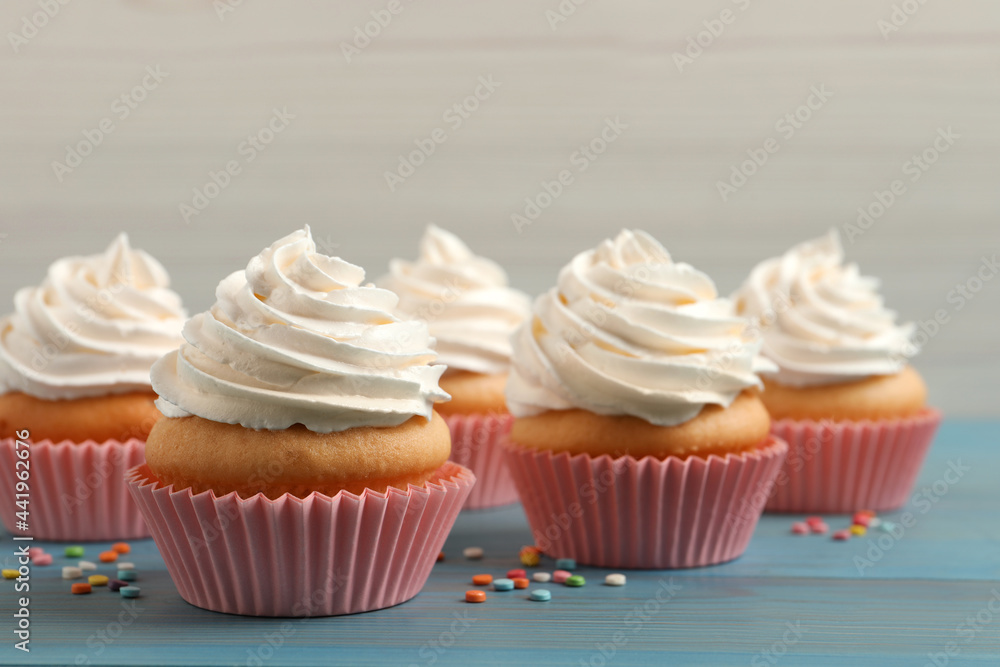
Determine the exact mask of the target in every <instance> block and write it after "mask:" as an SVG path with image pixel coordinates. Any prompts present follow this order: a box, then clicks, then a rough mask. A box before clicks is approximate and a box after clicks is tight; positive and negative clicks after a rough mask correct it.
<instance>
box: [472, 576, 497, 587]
mask: <svg viewBox="0 0 1000 667" xmlns="http://www.w3.org/2000/svg"><path fill="white" fill-rule="evenodd" d="M472 583H474V584H475V585H476V586H489V585H490V584H492V583H493V575H492V574H477V575H474V576H473V577H472Z"/></svg>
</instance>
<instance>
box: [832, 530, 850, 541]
mask: <svg viewBox="0 0 1000 667" xmlns="http://www.w3.org/2000/svg"><path fill="white" fill-rule="evenodd" d="M833 539H835V540H849V539H851V531H849V530H838V531H837V532H836V533H834V534H833Z"/></svg>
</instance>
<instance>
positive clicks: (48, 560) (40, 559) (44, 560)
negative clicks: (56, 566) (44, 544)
mask: <svg viewBox="0 0 1000 667" xmlns="http://www.w3.org/2000/svg"><path fill="white" fill-rule="evenodd" d="M31 563H32V565H38V566H39V567H45V566H46V565H52V554H38V555H37V556H35V557H34V558H32V559H31Z"/></svg>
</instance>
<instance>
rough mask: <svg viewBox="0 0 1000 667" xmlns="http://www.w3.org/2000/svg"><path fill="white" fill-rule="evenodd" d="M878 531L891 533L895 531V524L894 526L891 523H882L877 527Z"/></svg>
mask: <svg viewBox="0 0 1000 667" xmlns="http://www.w3.org/2000/svg"><path fill="white" fill-rule="evenodd" d="M879 530H881V531H882V532H883V533H891V532H892V531H894V530H896V524H894V523H893V522H892V521H883V522H882V523H881V524H880V525H879Z"/></svg>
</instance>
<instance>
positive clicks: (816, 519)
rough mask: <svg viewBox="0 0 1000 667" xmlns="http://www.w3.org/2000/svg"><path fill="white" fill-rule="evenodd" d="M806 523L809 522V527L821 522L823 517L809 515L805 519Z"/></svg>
mask: <svg viewBox="0 0 1000 667" xmlns="http://www.w3.org/2000/svg"><path fill="white" fill-rule="evenodd" d="M806 523H807V524H809V525H810V527H811V526H812V525H813V524H817V523H823V517H821V516H811V517H809V518H807V519H806Z"/></svg>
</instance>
